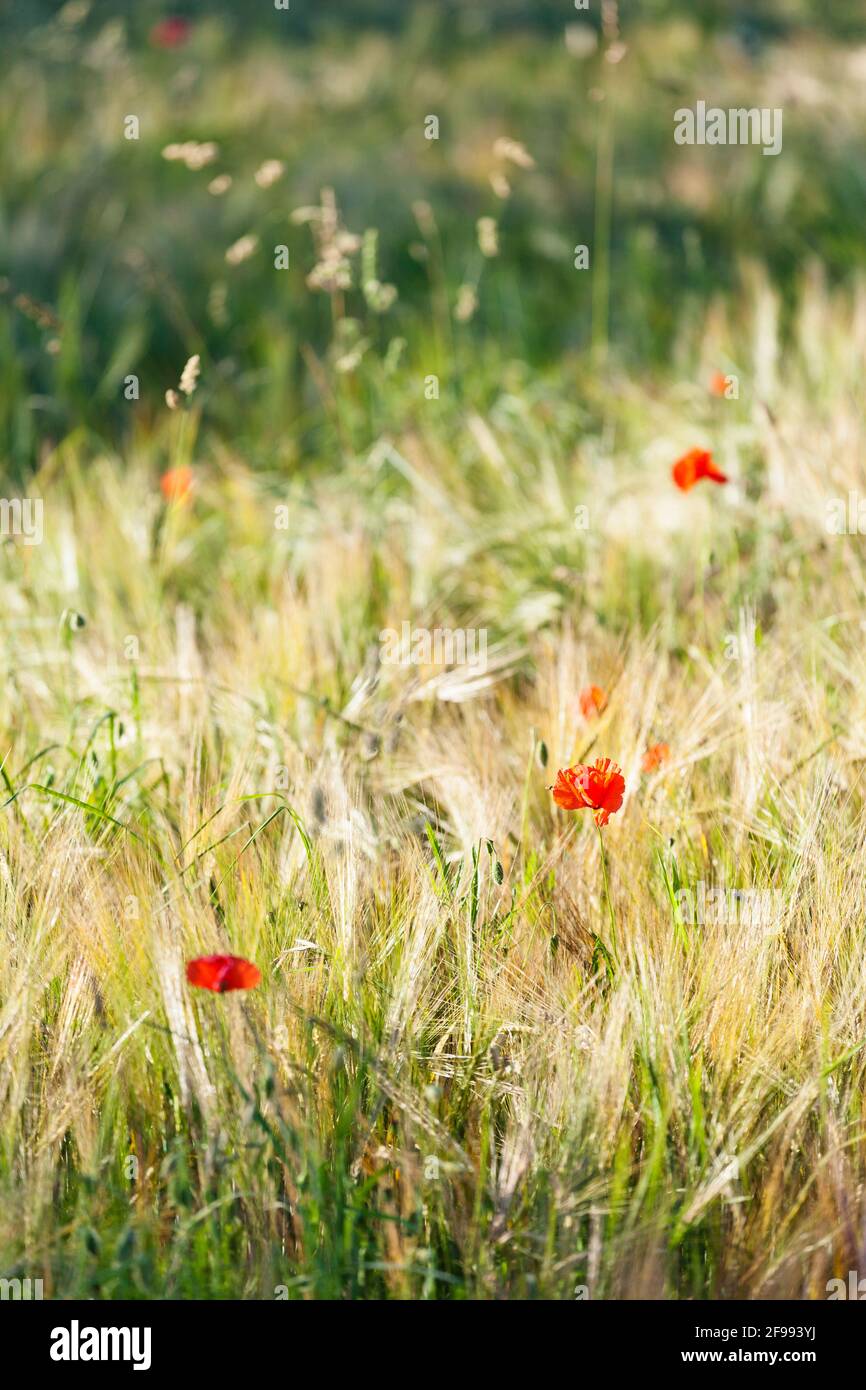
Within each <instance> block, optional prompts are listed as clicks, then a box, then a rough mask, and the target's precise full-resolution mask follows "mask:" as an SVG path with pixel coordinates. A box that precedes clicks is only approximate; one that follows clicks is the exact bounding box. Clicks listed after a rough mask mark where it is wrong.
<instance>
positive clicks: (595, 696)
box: [580, 685, 607, 719]
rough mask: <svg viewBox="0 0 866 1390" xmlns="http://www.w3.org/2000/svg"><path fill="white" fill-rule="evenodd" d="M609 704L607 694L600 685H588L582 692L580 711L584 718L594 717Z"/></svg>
mask: <svg viewBox="0 0 866 1390" xmlns="http://www.w3.org/2000/svg"><path fill="white" fill-rule="evenodd" d="M606 704H607V696H606V695H605V693H604V691H603V690H602V689H601V687H600V686H597V685H588V686H587V687H586V689H585V690H581V692H580V712H581V714H582V715H583V717H584V719H593V718H594V717H595V715H597V714H601V712H602V710H603V709H604V707H605V705H606Z"/></svg>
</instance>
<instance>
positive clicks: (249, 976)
mask: <svg viewBox="0 0 866 1390" xmlns="http://www.w3.org/2000/svg"><path fill="white" fill-rule="evenodd" d="M186 978H187V980H188V981H189V983H190V984H191V985H197V986H198V988H199V989H212V990H213V991H214V992H215V993H216V994H225V993H226V991H227V990H230V989H252V988H253V987H254V986H255V985H257V984H258V983H259V981H260V980H261V978H262V972H261V970H259V967H258V966H257V965H253V963H252V961H251V960H244V958H243V956H198V957H197V958H196V959H195V960H191V961H190V962H189V964H188V965H187V967H186Z"/></svg>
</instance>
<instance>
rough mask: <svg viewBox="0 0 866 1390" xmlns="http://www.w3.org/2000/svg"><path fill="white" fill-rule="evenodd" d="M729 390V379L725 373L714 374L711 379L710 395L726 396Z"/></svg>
mask: <svg viewBox="0 0 866 1390" xmlns="http://www.w3.org/2000/svg"><path fill="white" fill-rule="evenodd" d="M727 389H728V378H727V377H726V376H725V374H724V372H713V374H712V376H711V377H710V395H711V396H724V395H725V394H726V392H727Z"/></svg>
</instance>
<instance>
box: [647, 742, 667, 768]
mask: <svg viewBox="0 0 866 1390" xmlns="http://www.w3.org/2000/svg"><path fill="white" fill-rule="evenodd" d="M670 755H671V750H670V747H669V746H668V744H666V743H653V744H651V745H650V747H649V748H648V749H647V750H646V752H645V753H644V755H643V762H642V763H641V767H642V768H643V770H644V772H655V770H656V768H657V767H661V765H662V763H666V762H667V760H668V758H669V757H670Z"/></svg>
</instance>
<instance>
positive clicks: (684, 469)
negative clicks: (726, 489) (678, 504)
mask: <svg viewBox="0 0 866 1390" xmlns="http://www.w3.org/2000/svg"><path fill="white" fill-rule="evenodd" d="M672 472H673V479H674V482H675V483H676V485H677V487H678V488H680V489H681V491H683V492H688V491H689V489H690V488H693V487H694V485H695V483H699V482H700V481H701V479H702V478H709V479H711V481H712V482H714V483H726V482H727V481H728V478H727V474H725V473H723V472H722V470H721V469H720V468H719V467H718V466H717V465H716V463H715V462H714V461H713V456H712V454H711V453H709V452H708V450H706V449H689V452H688V453H687V454H683V456H682V458H681V459H677V461H676V463H675V464H674V466H673V469H672Z"/></svg>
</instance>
